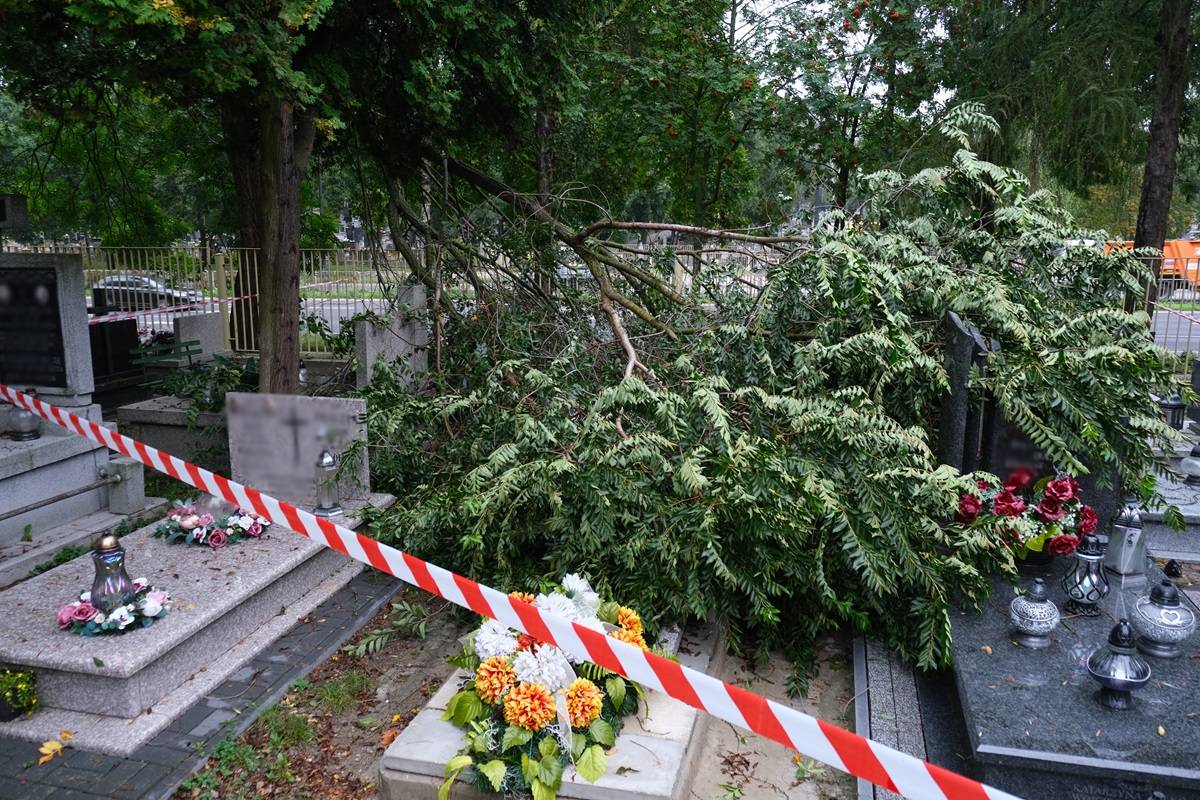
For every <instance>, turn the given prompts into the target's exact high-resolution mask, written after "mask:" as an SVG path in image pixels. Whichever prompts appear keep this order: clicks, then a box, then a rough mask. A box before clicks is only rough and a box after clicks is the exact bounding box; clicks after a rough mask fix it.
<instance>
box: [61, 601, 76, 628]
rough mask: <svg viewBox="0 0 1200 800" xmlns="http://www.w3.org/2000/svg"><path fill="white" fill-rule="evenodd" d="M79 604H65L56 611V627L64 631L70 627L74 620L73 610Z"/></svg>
mask: <svg viewBox="0 0 1200 800" xmlns="http://www.w3.org/2000/svg"><path fill="white" fill-rule="evenodd" d="M78 606H79V603H67V604H66V605H65V606H63V607H62V608H60V609H59V610H58V627H60V628H62V629H63V630H66V629H67V628H69V627H71V621H72V620H73V619H74V618H75V609H76V608H77V607H78Z"/></svg>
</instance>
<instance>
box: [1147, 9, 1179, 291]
mask: <svg viewBox="0 0 1200 800" xmlns="http://www.w3.org/2000/svg"><path fill="white" fill-rule="evenodd" d="M1191 16H1192V0H1163V4H1162V10H1161V11H1160V12H1159V17H1158V34H1157V36H1156V42H1157V45H1158V68H1157V71H1156V72H1155V76H1154V106H1153V111H1152V112H1151V116H1150V141H1149V146H1148V147H1147V151H1146V172H1145V175H1144V176H1143V177H1142V200H1141V203H1140V204H1139V205H1138V218H1137V230H1136V232H1135V233H1134V237H1133V245H1134V247H1153V248H1157V249H1159V250H1161V249H1162V246H1163V242H1164V241H1166V238H1167V223H1168V219H1169V214H1170V211H1171V194H1172V192H1173V190H1174V187H1175V159H1176V153H1177V151H1178V149H1179V130H1180V128H1181V126H1182V124H1183V105H1184V95H1185V93H1186V90H1187V85H1188V75H1189V72H1188V51H1189V50H1190V49H1191ZM1160 264H1161V258H1155V259H1154V261H1153V269H1154V278H1155V281H1154V283H1153V284H1151V286H1150V291H1149V294H1148V297H1147V301H1148V302H1151V303H1152V302H1153V301H1154V299H1155V296H1156V294H1157V291H1156V290H1157V283H1158V274H1159V268H1160Z"/></svg>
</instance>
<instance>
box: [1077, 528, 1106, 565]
mask: <svg viewBox="0 0 1200 800" xmlns="http://www.w3.org/2000/svg"><path fill="white" fill-rule="evenodd" d="M1075 554H1076V555H1078V556H1082V557H1083V558H1088V559H1091V558H1102V557H1103V556H1104V545H1103V544H1101V543H1100V537H1099V536H1097V535H1096V534H1094V533H1089V534H1088V535H1087V536H1085V537H1083V544H1081V545H1079V548H1078V549H1077V550H1076V551H1075Z"/></svg>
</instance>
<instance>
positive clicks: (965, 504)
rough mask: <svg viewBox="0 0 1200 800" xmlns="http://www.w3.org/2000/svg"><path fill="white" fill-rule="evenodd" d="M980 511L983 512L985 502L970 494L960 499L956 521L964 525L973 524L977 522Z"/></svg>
mask: <svg viewBox="0 0 1200 800" xmlns="http://www.w3.org/2000/svg"><path fill="white" fill-rule="evenodd" d="M980 511H983V501H982V500H980V499H979V498H978V497H976V496H975V495H973V494H971V493H969V492H968V493H967V494H964V495H963V496H962V497H960V498H958V516H956V517H955V519H957V520H958V521H959V522H962V523H964V524H966V523H971V522H974V521H975V520H976V518H977V517H978V516H979V512H980Z"/></svg>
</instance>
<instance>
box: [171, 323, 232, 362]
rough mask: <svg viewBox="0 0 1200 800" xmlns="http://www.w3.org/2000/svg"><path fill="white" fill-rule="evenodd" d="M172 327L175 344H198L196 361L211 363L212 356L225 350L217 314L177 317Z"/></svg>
mask: <svg viewBox="0 0 1200 800" xmlns="http://www.w3.org/2000/svg"><path fill="white" fill-rule="evenodd" d="M174 327H175V341H176V342H177V343H179V344H182V343H183V342H199V343H200V355H199V356H198V357H197V358H196V360H197V361H211V360H212V357H213V356H214V355H216V354H217V353H220V352H221V351H222V350H224V349H225V327H224V325H223V323H222V322H221V315H220V314H218V313H215V312H214V313H212V314H187V315H185V316H179V317H176V318H175V320H174Z"/></svg>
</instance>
